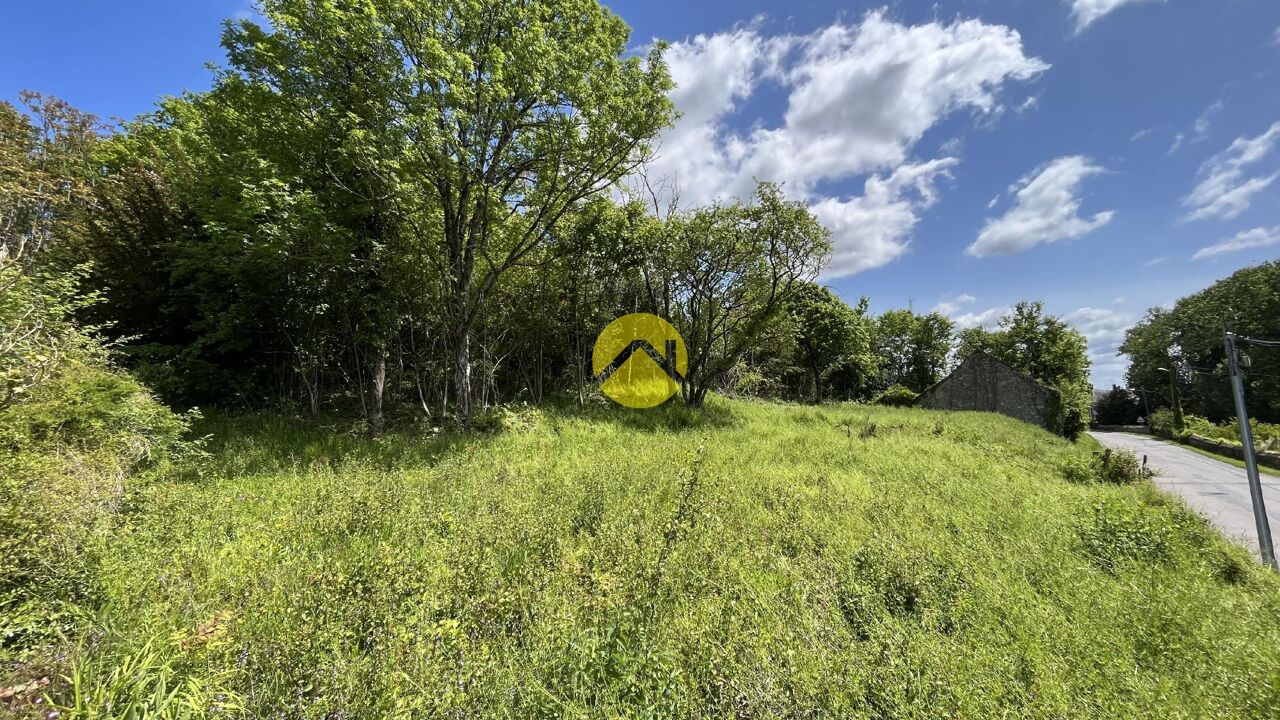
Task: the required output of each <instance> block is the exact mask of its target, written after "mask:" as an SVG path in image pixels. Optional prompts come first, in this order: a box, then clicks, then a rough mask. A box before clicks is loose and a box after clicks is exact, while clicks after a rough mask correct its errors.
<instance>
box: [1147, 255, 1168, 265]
mask: <svg viewBox="0 0 1280 720" xmlns="http://www.w3.org/2000/svg"><path fill="white" fill-rule="evenodd" d="M1166 262H1169V258H1167V257H1157V258H1151V259H1150V260H1148V261H1146V262H1145V263H1143V265H1146V266H1147V267H1152V266H1153V265H1159V264H1160V263H1166Z"/></svg>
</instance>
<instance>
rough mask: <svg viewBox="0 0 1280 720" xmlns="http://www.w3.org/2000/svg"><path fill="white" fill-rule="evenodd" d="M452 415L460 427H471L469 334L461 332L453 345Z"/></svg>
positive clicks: (466, 331) (464, 331)
mask: <svg viewBox="0 0 1280 720" xmlns="http://www.w3.org/2000/svg"><path fill="white" fill-rule="evenodd" d="M453 389H454V400H455V403H454V409H453V411H454V414H455V415H456V416H457V418H458V424H459V425H461V426H462V427H464V428H466V427H470V426H471V333H470V331H468V330H461V332H460V333H459V336H458V337H456V338H455V339H454V343H453Z"/></svg>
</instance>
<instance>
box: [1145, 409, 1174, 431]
mask: <svg viewBox="0 0 1280 720" xmlns="http://www.w3.org/2000/svg"><path fill="white" fill-rule="evenodd" d="M1147 424H1148V425H1150V426H1151V429H1152V430H1154V431H1155V432H1158V433H1164V434H1166V435H1174V434H1177V432H1178V430H1177V422H1176V418H1175V417H1174V413H1173V411H1172V410H1170V409H1169V408H1160V409H1159V410H1156V411H1155V412H1153V413H1151V417H1149V418H1147Z"/></svg>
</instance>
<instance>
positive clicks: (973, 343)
mask: <svg viewBox="0 0 1280 720" xmlns="http://www.w3.org/2000/svg"><path fill="white" fill-rule="evenodd" d="M1085 348H1086V342H1085V338H1084V336H1083V335H1081V334H1080V332H1079V331H1077V330H1074V329H1072V328H1071V327H1069V326H1068V325H1067V324H1066V323H1065V322H1063V320H1062V319H1061V318H1057V317H1053V316H1051V315H1046V314H1045V312H1044V305H1043V304H1042V303H1039V302H1020V303H1018V304H1017V306H1015V307H1014V309H1013V310H1012V311H1011V312H1010V313H1009V314H1008V315H1005V316H1004V317H1002V318H1000V325H999V328H998V329H995V330H987V329H985V328H980V327H978V328H969V329H966V330H964V331H962V332H961V333H960V350H959V352H960V355H961V356H968V355H969V354H970V353H973V352H978V351H982V352H985V353H987V354H989V355H991V356H993V357H995V358H996V359H998V360H1000V361H1002V362H1004V363H1005V364H1006V365H1008V366H1010V367H1012V368H1014V369H1015V370H1021V371H1022V372H1024V373H1026V374H1028V375H1030V376H1031V377H1032V378H1033V379H1035V380H1037V381H1039V382H1041V383H1043V384H1045V385H1047V386H1049V387H1051V388H1053V389H1054V390H1055V391H1056V393H1055V394H1054V396H1053V398H1052V404H1051V408H1050V427H1051V428H1052V429H1053V430H1054V431H1055V432H1060V433H1062V434H1063V435H1065V436H1067V437H1072V438H1074V437H1076V436H1077V435H1078V434H1079V433H1080V432H1081V431H1082V430H1084V428H1085V427H1086V426H1087V425H1088V422H1089V406H1090V404H1091V403H1092V401H1093V390H1092V385H1091V384H1090V383H1089V357H1088V355H1087V354H1086V352H1085Z"/></svg>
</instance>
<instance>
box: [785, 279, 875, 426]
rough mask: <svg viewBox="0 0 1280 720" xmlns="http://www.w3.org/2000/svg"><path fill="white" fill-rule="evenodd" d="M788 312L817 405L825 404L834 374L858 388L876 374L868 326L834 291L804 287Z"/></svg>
mask: <svg viewBox="0 0 1280 720" xmlns="http://www.w3.org/2000/svg"><path fill="white" fill-rule="evenodd" d="M788 310H789V313H790V316H791V319H792V321H793V322H794V323H795V328H796V329H795V335H796V347H797V355H798V357H797V358H796V360H797V363H798V364H799V365H800V366H801V367H803V368H805V369H806V370H807V371H808V373H809V375H810V379H811V381H812V383H813V401H814V402H815V403H820V402H822V400H823V389H824V386H825V385H826V383H827V380H828V378H829V377H830V376H831V375H832V374H835V373H843V374H848V375H850V376H851V377H850V378H849V379H850V380H851V381H852V383H851V384H854V385H855V386H857V385H859V384H862V385H865V384H866V379H867V378H868V377H869V376H873V375H874V374H875V372H876V366H875V360H874V356H873V355H872V353H871V337H870V335H871V333H870V331H869V328H868V327H867V325H868V323H867V322H866V321H865V318H864V316H863V315H862V314H861V313H859V312H858V311H856V310H854V309H853V308H851V307H849V306H848V305H847V304H846V303H845V302H844V301H843V300H841V299H840V298H839V297H836V295H835V293H833V292H831V290H830V289H828V288H826V287H823V286H821V285H817V284H815V283H811V282H803V283H800V284H798V285H796V287H795V289H794V290H793V292H792V296H791V299H790V300H789V302H788ZM859 381H861V382H859Z"/></svg>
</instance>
